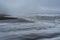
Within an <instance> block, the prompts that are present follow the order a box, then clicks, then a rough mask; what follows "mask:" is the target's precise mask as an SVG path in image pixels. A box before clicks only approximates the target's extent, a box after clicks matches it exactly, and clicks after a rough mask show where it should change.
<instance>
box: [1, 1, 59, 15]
mask: <svg viewBox="0 0 60 40" xmlns="http://www.w3.org/2000/svg"><path fill="white" fill-rule="evenodd" d="M0 10H3V11H6V12H7V13H9V14H11V15H13V14H15V15H19V14H22V15H23V14H27V13H60V0H0Z"/></svg>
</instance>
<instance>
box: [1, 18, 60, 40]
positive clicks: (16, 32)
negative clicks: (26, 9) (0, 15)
mask: <svg viewBox="0 0 60 40" xmlns="http://www.w3.org/2000/svg"><path fill="white" fill-rule="evenodd" d="M25 19H28V20H32V21H34V23H30V22H28V23H26V22H23V23H22V22H15V23H14V22H13V23H11V22H4V21H3V22H1V23H0V40H60V21H59V19H51V20H50V19H49V20H47V19H48V18H47V19H46V18H45V19H39V18H38V19H37V18H35V17H32V18H31V17H30V18H29V17H28V18H25ZM8 21H9V20H8ZM11 21H12V20H11Z"/></svg>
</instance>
